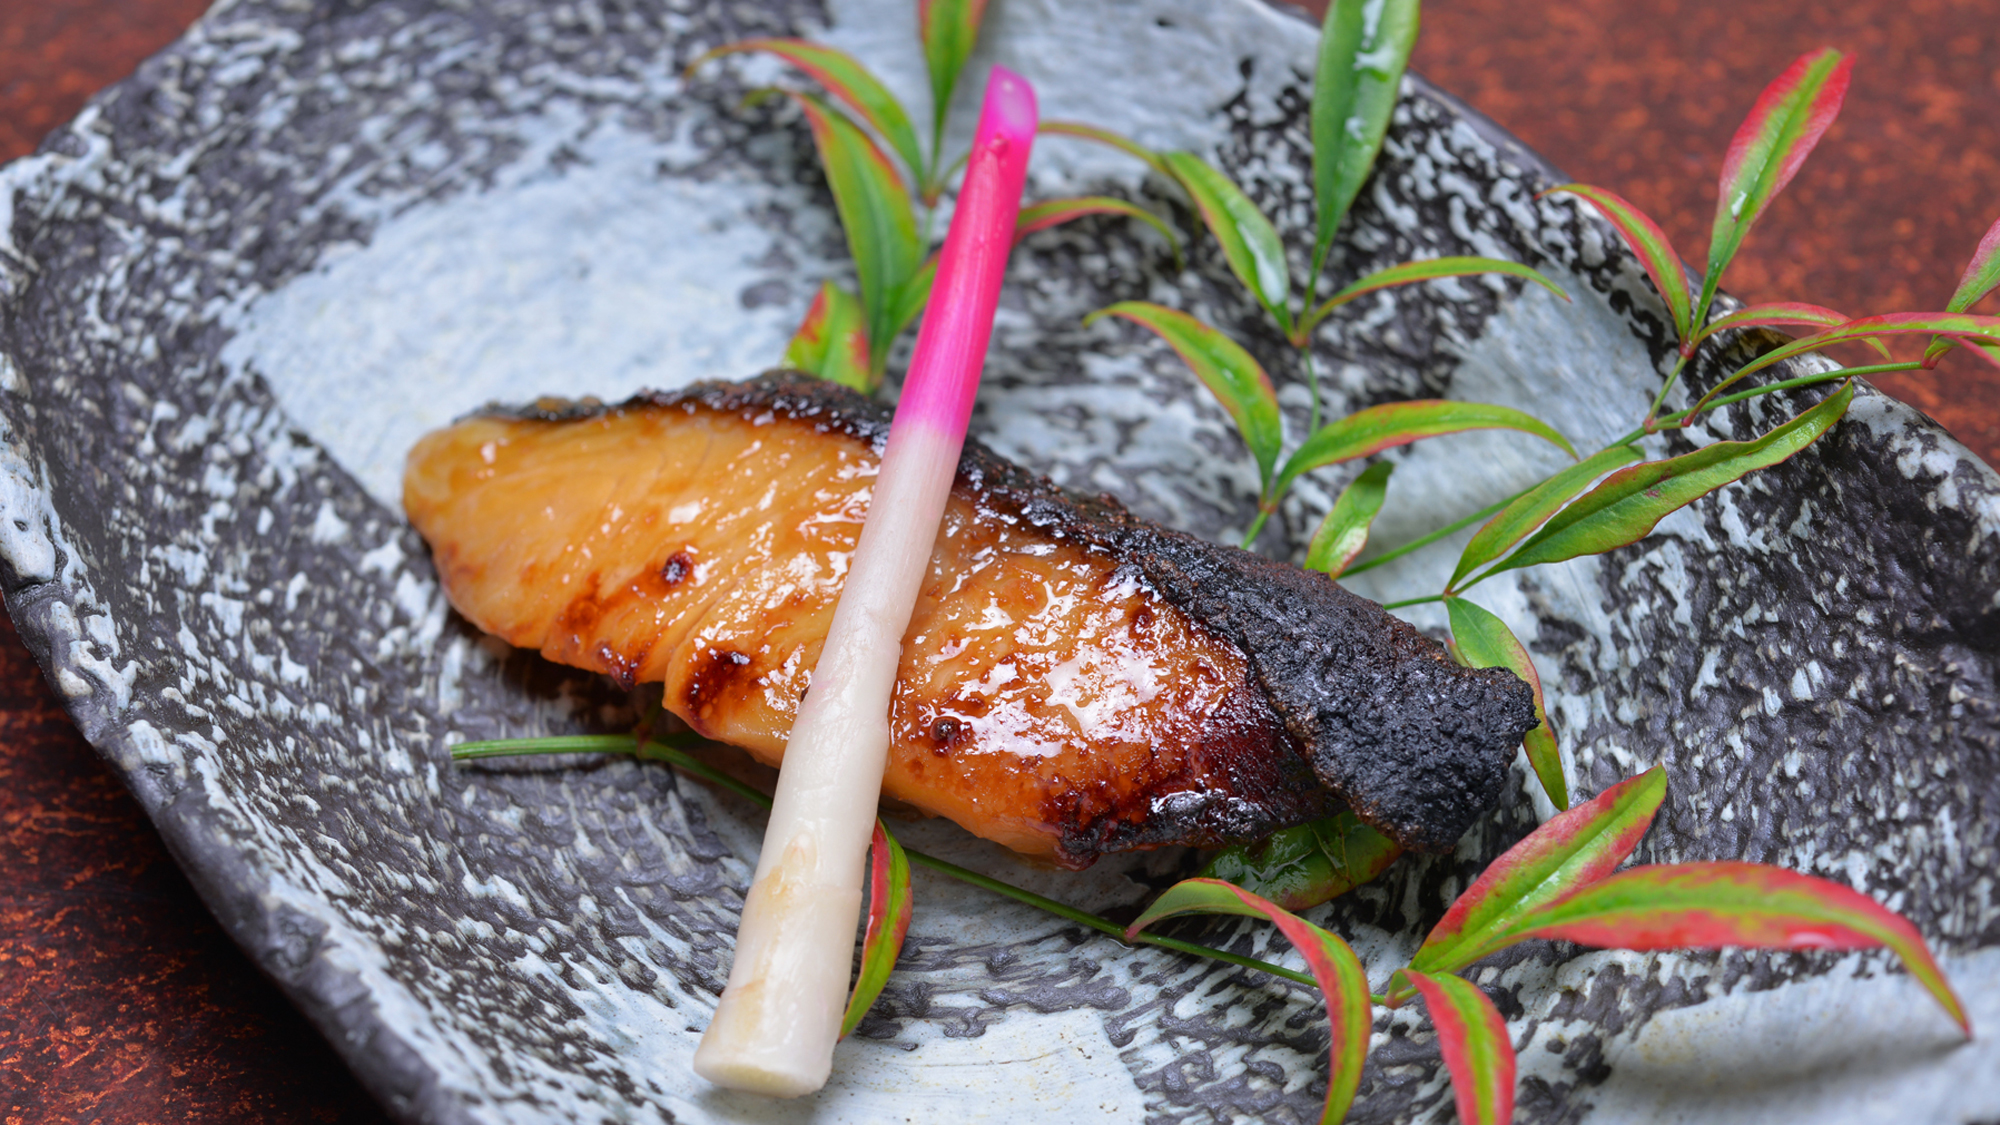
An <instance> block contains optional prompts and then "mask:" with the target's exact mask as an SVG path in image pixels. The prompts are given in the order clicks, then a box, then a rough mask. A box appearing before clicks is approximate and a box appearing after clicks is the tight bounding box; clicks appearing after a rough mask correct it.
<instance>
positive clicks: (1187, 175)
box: [1160, 152, 1292, 333]
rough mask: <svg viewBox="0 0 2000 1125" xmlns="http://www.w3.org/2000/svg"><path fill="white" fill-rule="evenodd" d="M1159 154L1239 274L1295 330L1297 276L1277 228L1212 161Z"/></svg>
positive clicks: (1281, 322)
mask: <svg viewBox="0 0 2000 1125" xmlns="http://www.w3.org/2000/svg"><path fill="white" fill-rule="evenodd" d="M1160 159H1161V160H1164V161H1166V164H1167V167H1168V168H1171V169H1173V173H1174V178H1175V179H1176V180H1177V181H1179V183H1180V185H1181V187H1182V188H1184V189H1186V191H1187V193H1188V197H1189V198H1191V199H1193V200H1194V206H1195V210H1196V211H1199V212H1200V213H1201V220H1202V222H1204V223H1206V224H1207V225H1208V229H1209V233H1211V234H1213V235H1215V240H1216V242H1218V243H1220V244H1221V245H1222V257H1223V259H1224V260H1225V261H1227V262H1228V263H1229V268H1230V270H1231V272H1233V273H1235V274H1236V279H1237V280H1238V281H1241V282H1242V283H1243V285H1244V288H1246V289H1248V290H1250V295H1251V296H1253V297H1255V298H1257V300H1258V301H1259V302H1260V303H1262V304H1263V306H1264V309H1265V311H1267V312H1269V313H1270V314H1271V316H1272V318H1273V319H1275V320H1276V321H1277V322H1278V327H1280V328H1282V329H1284V330H1285V331H1286V332H1287V333H1290V331H1291V328H1292V312H1291V307H1290V306H1289V305H1287V304H1286V302H1287V301H1289V300H1290V299H1291V294H1292V279H1291V273H1290V271H1289V269H1288V267H1287V266H1286V264H1285V246H1284V243H1282V242H1280V241H1279V240H1278V228H1276V227H1274V226H1272V225H1271V220H1269V219H1267V218H1265V217H1264V212H1262V211H1259V210H1258V209H1257V205H1256V204H1255V203H1252V202H1251V201H1250V197H1249V196H1247V195H1245V194H1243V189H1242V188H1240V187H1238V186H1236V181H1235V180H1232V179H1230V178H1229V177H1228V176H1225V175H1223V174H1222V172H1221V171H1220V170H1218V169H1217V168H1216V167H1215V166H1214V165H1212V164H1210V163H1209V162H1208V161H1206V160H1203V159H1202V158H1201V157H1199V156H1196V155H1194V154H1193V153H1190V152H1165V153H1161V154H1160Z"/></svg>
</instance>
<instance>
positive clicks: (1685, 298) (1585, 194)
mask: <svg viewBox="0 0 2000 1125" xmlns="http://www.w3.org/2000/svg"><path fill="white" fill-rule="evenodd" d="M1558 192H1560V193H1563V194H1566V195H1574V196H1578V197H1580V198H1582V199H1585V200H1588V201H1589V202H1590V205H1591V206H1593V207H1595V208H1597V212H1598V214H1600V215H1603V216H1604V219H1605V221H1606V222H1608V223H1610V224H1611V229H1613V230H1615V231H1617V232H1618V237H1619V238H1622V239H1624V240H1625V245H1626V246H1628V247H1630V248H1631V250H1632V253H1633V255H1635V256H1636V257H1637V258H1638V259H1639V265H1640V266H1642V267H1644V268H1645V271H1646V276H1647V277H1650V278H1652V279H1653V288H1655V289H1657V290H1659V291H1660V299H1661V300H1663V301H1665V302H1666V304H1667V313H1668V315H1670V316H1671V317H1672V318H1673V322H1674V338H1675V339H1677V340H1680V341H1681V342H1682V347H1684V348H1685V347H1688V346H1689V345H1688V344H1687V340H1688V337H1689V336H1690V335H1691V334H1692V330H1693V327H1694V304H1693V298H1692V296H1690V294H1689V292H1688V278H1687V267H1685V266H1683V265H1681V256H1680V254H1679V253H1677V252H1676V251H1675V250H1674V246H1673V243H1671V242H1669V241H1667V232H1665V231H1663V230H1661V229H1660V224H1658V223H1656V222H1654V221H1653V220H1652V219H1651V218H1650V217H1649V216H1647V214H1646V213H1645V212H1644V211H1641V210H1639V209H1638V208H1637V207H1634V206H1633V205H1632V204H1631V203H1630V202H1628V201H1627V200H1626V199H1625V197H1624V196H1622V195H1619V194H1618V193H1617V192H1614V191H1607V190H1605V189H1604V188H1601V187H1593V186H1591V185H1590V184H1564V185H1563V186H1562V187H1559V188H1551V189H1549V190H1548V191H1545V192H1543V193H1542V194H1543V195H1554V194H1556V193H1558Z"/></svg>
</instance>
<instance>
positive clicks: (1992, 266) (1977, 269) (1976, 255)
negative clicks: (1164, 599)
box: [1924, 222, 2000, 367]
mask: <svg viewBox="0 0 2000 1125" xmlns="http://www.w3.org/2000/svg"><path fill="white" fill-rule="evenodd" d="M1995 289H2000V222H1995V223H1994V224H1993V225H1992V226H1991V227H1988V228H1987V230H1986V237H1984V238H1982V239H1980V240H1979V247H1978V248H1977V249H1975V250H1974V251H1973V252H1972V260H1971V261H1970V262H1967V263H1966V264H1965V272H1964V273H1963V274H1961V275H1960V276H1959V279H1958V288H1957V289H1955V290H1953V291H1952V294H1951V300H1949V301H1946V302H1945V305H1944V307H1945V309H1946V310H1947V311H1949V312H1964V311H1965V310H1967V309H1969V308H1971V307H1972V306H1973V305H1975V304H1978V303H1979V301H1980V299H1981V298H1983V297H1985V296H1986V295H1987V294H1988V293H1991V292H1993V290H1995ZM1951 345H1952V342H1951V341H1950V340H1948V339H1937V340H1933V341H1931V345H1930V347H1929V348H1927V349H1925V351H1924V366H1925V367H1935V366H1937V361H1938V359H1939V358H1941V357H1942V356H1943V355H1944V353H1946V352H1948V351H1950V350H1951Z"/></svg>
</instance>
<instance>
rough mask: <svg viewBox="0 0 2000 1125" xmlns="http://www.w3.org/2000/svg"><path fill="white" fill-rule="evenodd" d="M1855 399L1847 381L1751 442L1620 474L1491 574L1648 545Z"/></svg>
mask: <svg viewBox="0 0 2000 1125" xmlns="http://www.w3.org/2000/svg"><path fill="white" fill-rule="evenodd" d="M1853 399H1854V384H1853V383H1852V382H1851V381H1850V382H1848V383H1844V384H1842V385H1841V389H1840V390H1838V391H1836V392H1834V393H1833V394H1831V395H1829V396H1827V398H1826V400H1825V401H1823V402H1821V403H1820V404H1819V405H1818V406H1815V407H1813V408H1812V409H1811V410H1808V411H1806V412H1805V413H1803V414H1801V415H1799V416H1798V417H1797V418H1794V419H1792V420H1791V421H1789V422H1787V423H1785V424H1784V425H1782V426H1779V427H1778V428H1777V429H1774V430H1772V431H1771V432H1770V433H1767V434H1765V435H1764V436H1762V437H1759V438H1756V439H1754V440H1751V441H1718V442H1716V443H1714V444H1713V445H1709V446H1705V447H1703V448H1701V449H1698V450H1696V451H1694V452H1693V453H1684V454H1682V455H1681V456H1679V457H1669V458H1667V459H1666V460H1664V461H1647V462H1645V463H1643V464H1638V465H1633V466H1630V467H1629V468H1624V469H1620V470H1618V471H1617V472H1615V473H1613V474H1611V475H1610V476H1608V477H1606V478H1605V479H1604V483H1602V484H1600V485H1598V486H1597V487H1596V488H1593V489H1591V490H1590V491H1589V492H1586V493H1584V494H1583V496H1581V497H1580V498H1578V499H1577V501H1576V503H1574V504H1571V505H1570V506H1569V507H1567V508H1564V509H1563V510H1562V511H1561V512H1558V513H1557V514H1556V515H1555V517H1554V518H1553V519H1551V520H1549V522H1548V523H1547V524H1545V525H1543V527H1542V529H1541V530H1540V531H1538V532H1536V533H1535V535H1534V537H1533V538H1531V539H1529V540H1528V541H1527V542H1526V543H1523V544H1522V545H1521V549H1520V550H1518V551H1515V552H1514V553H1513V554H1512V555H1509V556H1508V557H1507V558H1505V559H1503V560H1501V562H1500V563H1499V565H1497V566H1495V567H1494V568H1493V569H1492V570H1491V571H1488V572H1487V573H1489V574H1497V573H1499V572H1500V571H1503V570H1514V569H1516V568H1518V567H1524V566H1539V565H1540V564H1542V563H1552V562H1561V561H1563V560H1564V559H1573V558H1576V557H1577V556H1578V555H1597V554H1602V553H1604V552H1605V551H1609V550H1611V549H1613V548H1614V547H1623V546H1624V545H1626V544H1627V543H1635V542H1637V541H1639V540H1640V539H1643V538H1645V536H1646V534H1647V533H1648V532H1650V531H1652V530H1653V525H1655V524H1657V523H1659V522H1660V520H1661V519H1663V518H1665V517H1666V515H1667V513H1669V512H1672V511H1675V510H1677V509H1680V508H1684V507H1686V506H1688V505H1689V504H1692V503H1694V502H1695V501H1696V500H1699V499H1701V498H1702V497H1704V496H1706V495H1708V494H1709V493H1711V492H1714V491H1715V490H1716V489H1718V488H1721V487H1722V486H1723V485H1725V484H1728V483H1730V482H1731V481H1735V480H1738V479H1740V478H1742V477H1743V476H1745V475H1746V474H1748V473H1750V472H1752V471H1754V470H1757V469H1765V468H1769V467H1770V466H1772V465H1776V464H1778V463H1779V462H1781V461H1784V460H1785V459H1787V458H1789V457H1790V456H1791V455H1792V454H1794V453H1797V452H1798V451H1799V450H1801V449H1804V448H1805V447H1806V446H1808V445H1811V444H1812V443H1813V442H1814V441H1815V440H1816V439H1818V437H1819V436H1820V435H1821V434H1823V433H1825V432H1826V431H1827V430H1828V429H1830V428H1831V427H1832V426H1833V424H1834V423H1835V422H1837V421H1839V420H1840V416H1841V415H1842V414H1845V413H1846V412H1847V404H1848V403H1849V402H1851V401H1853Z"/></svg>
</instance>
